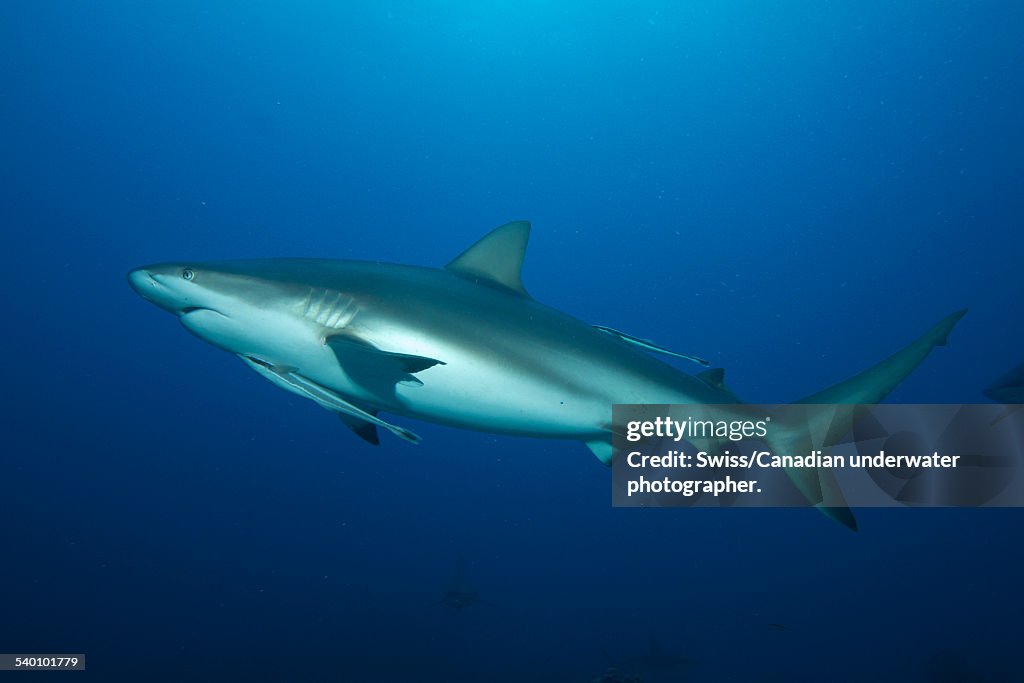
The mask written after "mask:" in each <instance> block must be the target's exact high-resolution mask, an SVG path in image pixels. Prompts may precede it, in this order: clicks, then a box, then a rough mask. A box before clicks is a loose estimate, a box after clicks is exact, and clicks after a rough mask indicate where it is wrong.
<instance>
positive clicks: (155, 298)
mask: <svg viewBox="0 0 1024 683" xmlns="http://www.w3.org/2000/svg"><path fill="white" fill-rule="evenodd" d="M128 284H129V285H131V288H132V289H134V290H135V293H136V294H138V295H139V296H141V297H142V298H143V299H145V300H146V301H148V302H150V303H152V304H155V305H157V306H159V307H160V308H162V309H164V310H166V311H170V312H171V313H180V309H181V308H182V307H183V306H186V305H188V304H187V303H186V302H185V301H184V299H185V297H184V296H183V295H182V294H183V293H182V292H180V291H177V290H176V288H175V287H174V285H175V284H176V283H175V282H174V280H173V278H168V277H167V276H166V275H164V274H162V273H161V272H160V270H159V268H153V267H145V268H136V269H134V270H131V271H129V272H128Z"/></svg>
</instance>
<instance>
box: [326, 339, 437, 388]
mask: <svg viewBox="0 0 1024 683" xmlns="http://www.w3.org/2000/svg"><path fill="white" fill-rule="evenodd" d="M324 343H325V344H326V345H327V346H328V347H330V349H331V351H333V352H334V355H335V357H337V359H338V363H340V364H341V366H342V367H343V368H345V370H346V371H348V372H349V373H350V374H351V375H353V379H356V381H359V377H358V375H363V376H364V377H369V376H371V375H372V376H375V377H376V378H377V379H378V381H380V382H383V383H384V384H391V385H393V384H397V383H398V382H405V383H408V384H417V385H422V384H423V382H422V381H421V380H419V379H417V378H416V377H413V375H414V374H415V373H417V372H422V371H424V370H426V369H427V368H432V367H434V366H435V365H445V363H444V361H440V360H437V359H436V358H427V357H426V356H416V355H413V354H410V353H396V352H393V351H383V350H381V349H378V348H377V347H375V346H373V345H372V344H367V343H366V342H365V341H363V340H362V339H359V338H357V337H353V336H351V335H347V334H334V335H331V336H329V337H327V338H325V339H324ZM367 388H371V389H372V388H375V387H367Z"/></svg>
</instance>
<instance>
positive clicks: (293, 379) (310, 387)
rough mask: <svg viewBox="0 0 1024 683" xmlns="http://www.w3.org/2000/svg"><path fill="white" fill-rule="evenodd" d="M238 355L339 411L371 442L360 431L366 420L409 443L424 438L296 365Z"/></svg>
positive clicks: (272, 377) (266, 374)
mask: <svg viewBox="0 0 1024 683" xmlns="http://www.w3.org/2000/svg"><path fill="white" fill-rule="evenodd" d="M239 358H241V359H242V360H243V361H244V362H245V364H246V365H248V366H249V367H250V368H252V369H253V370H255V371H256V372H257V373H259V374H260V375H262V376H263V377H264V378H265V379H267V380H269V381H270V382H271V383H273V384H275V385H277V386H278V387H280V388H282V389H285V390H287V391H290V392H292V393H294V394H298V395H299V396H302V397H304V398H308V399H309V400H311V401H313V402H314V403H316V404H317V405H318V406H320V407H321V408H326V409H327V410H330V411H331V412H333V413H337V414H338V416H339V417H341V419H342V421H343V422H345V424H347V425H349V426H350V427H352V429H353V431H355V432H356V434H359V436H361V437H362V438H364V439H366V440H367V441H369V439H367V437H366V436H365V435H364V434H363V433H360V429H362V430H363V431H364V432H365V428H363V427H362V426H361V423H367V424H368V425H369V426H371V427H372V426H374V425H376V426H378V427H383V428H384V429H386V430H388V431H389V432H391V433H392V434H394V435H395V436H397V437H398V438H399V439H402V440H404V441H408V442H409V443H419V442H420V441H421V440H422V439H420V437H419V436H418V435H417V434H415V433H414V432H412V431H410V430H408V429H406V428H405V427H399V426H398V425H394V424H391V423H390V422H385V421H384V420H382V419H380V418H379V417H377V416H376V415H375V414H374V413H373V412H370V411H367V410H363V409H362V408H360V407H359V406H357V405H355V404H353V403H351V402H349V401H347V400H345V399H344V398H342V397H341V396H339V395H338V394H336V393H335V392H333V391H331V390H330V389H328V388H327V387H325V386H323V385H320V384H317V383H316V382H314V381H313V380H311V379H309V378H308V377H303V376H302V375H300V374H298V373H297V372H295V369H294V368H289V367H284V366H281V367H278V366H275V365H273V364H271V363H268V362H266V361H264V360H262V359H259V358H255V357H253V356H239ZM349 419H351V420H352V422H354V423H356V424H357V425H360V429H356V427H354V426H353V424H352V422H349ZM371 443H372V442H371Z"/></svg>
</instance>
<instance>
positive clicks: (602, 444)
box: [584, 439, 615, 467]
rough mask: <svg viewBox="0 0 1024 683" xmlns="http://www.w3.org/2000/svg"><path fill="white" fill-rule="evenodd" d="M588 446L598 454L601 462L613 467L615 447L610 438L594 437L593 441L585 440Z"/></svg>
mask: <svg viewBox="0 0 1024 683" xmlns="http://www.w3.org/2000/svg"><path fill="white" fill-rule="evenodd" d="M584 443H586V444H587V448H589V449H590V450H591V452H592V453H593V454H594V455H596V456H597V459H598V460H600V461H601V464H602V465H604V466H605V467H611V466H612V461H614V460H615V449H613V448H612V442H611V441H610V440H608V439H594V440H592V441H585V442H584Z"/></svg>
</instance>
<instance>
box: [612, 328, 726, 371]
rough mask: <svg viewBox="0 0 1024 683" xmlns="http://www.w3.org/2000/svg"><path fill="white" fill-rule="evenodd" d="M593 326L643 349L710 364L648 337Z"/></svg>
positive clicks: (704, 364)
mask: <svg viewBox="0 0 1024 683" xmlns="http://www.w3.org/2000/svg"><path fill="white" fill-rule="evenodd" d="M593 327H594V329H595V330H600V331H601V332H604V333H605V334H610V335H611V336H613V337H615V338H617V339H619V340H621V341H624V342H626V343H627V344H631V345H633V346H636V347H639V348H641V349H643V350H644V351H650V352H652V353H660V354H663V355H666V356H673V357H675V358H683V359H685V360H688V361H692V362H694V363H696V364H698V365H703V366H704V367H708V366H709V365H711V361H707V360H704V359H703V358H700V357H698V356H691V355H690V354H688V353H678V352H676V351H672V350H670V349H666V348H665V347H664V346H659V345H657V344H655V343H654V342H652V341H651V340H649V339H641V338H640V337H634V336H633V335H631V334H626V333H625V332H620V331H619V330H616V329H613V328H611V327H605V326H604V325H594V326H593Z"/></svg>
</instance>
